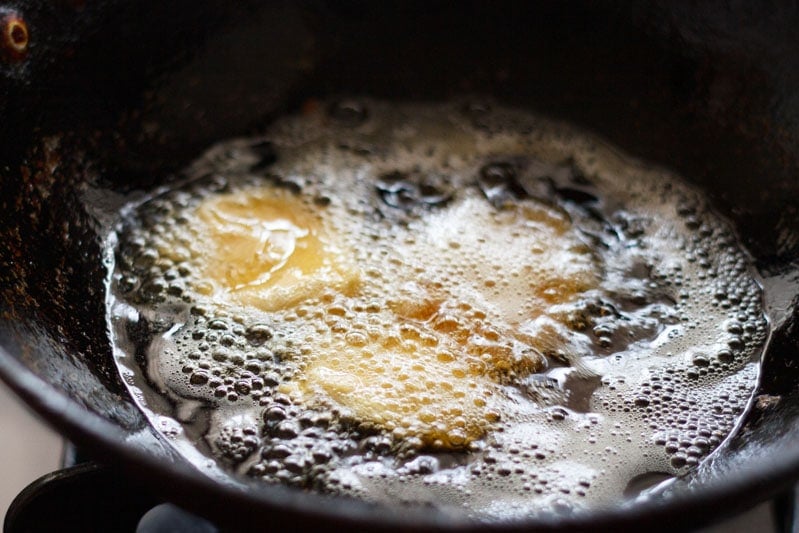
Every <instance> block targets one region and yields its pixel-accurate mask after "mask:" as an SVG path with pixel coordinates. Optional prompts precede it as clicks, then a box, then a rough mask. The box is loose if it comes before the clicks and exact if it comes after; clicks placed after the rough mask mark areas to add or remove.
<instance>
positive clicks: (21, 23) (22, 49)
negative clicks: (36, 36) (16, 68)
mask: <svg viewBox="0 0 799 533" xmlns="http://www.w3.org/2000/svg"><path fill="white" fill-rule="evenodd" d="M29 44H30V33H29V32H28V25H27V24H26V23H25V20H24V19H23V18H22V17H21V16H20V15H19V14H17V13H14V12H11V13H6V14H4V15H2V18H0V48H1V49H2V56H3V59H4V60H5V61H14V62H16V61H21V60H22V59H24V58H25V55H26V54H27V53H28V45H29Z"/></svg>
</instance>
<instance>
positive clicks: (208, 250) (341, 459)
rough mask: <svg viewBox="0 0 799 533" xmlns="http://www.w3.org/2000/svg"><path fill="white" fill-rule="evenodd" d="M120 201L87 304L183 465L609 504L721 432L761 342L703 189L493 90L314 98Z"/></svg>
mask: <svg viewBox="0 0 799 533" xmlns="http://www.w3.org/2000/svg"><path fill="white" fill-rule="evenodd" d="M185 176H186V179H185V181H184V182H182V183H181V184H179V185H176V186H174V187H172V188H170V189H168V190H162V191H158V192H156V193H153V194H152V195H150V196H148V197H147V198H146V199H145V200H144V201H139V202H136V203H131V204H130V205H129V206H128V207H127V208H126V209H125V210H124V211H123V213H122V216H121V222H120V224H119V226H118V228H117V231H116V233H115V235H114V237H115V238H114V239H111V242H114V243H115V246H114V249H113V250H110V253H112V254H113V256H114V258H115V264H114V266H113V270H112V272H111V273H110V282H109V292H108V294H109V296H108V317H109V324H110V329H111V333H112V340H113V343H114V346H115V353H116V357H117V362H118V366H119V368H120V372H121V373H122V375H123V378H124V379H125V381H126V383H127V384H128V386H129V387H130V389H131V392H132V393H133V394H134V396H135V397H136V398H137V399H138V401H139V404H140V406H141V407H142V409H143V410H144V411H145V412H146V413H147V414H148V416H149V417H150V419H151V420H152V422H153V424H154V426H155V427H156V428H157V429H159V430H160V431H161V432H162V433H163V434H164V435H165V436H166V437H167V438H168V439H169V440H170V441H171V442H173V444H174V445H175V446H176V448H177V449H179V450H181V451H183V452H184V453H185V454H186V455H187V456H189V457H190V458H192V460H193V461H195V462H196V463H197V464H198V465H199V467H200V468H201V469H203V470H205V471H207V472H208V473H209V474H210V475H214V476H217V477H220V476H221V477H223V478H224V477H227V476H230V477H231V478H238V479H241V478H248V479H249V478H252V479H256V480H259V481H261V482H264V483H282V484H286V485H291V486H296V487H301V488H304V489H313V490H317V491H320V492H324V493H330V494H338V495H347V496H354V497H358V498H362V499H366V500H368V501H372V502H376V503H384V504H386V505H397V502H401V503H402V504H408V505H419V504H425V505H434V506H436V507H438V508H440V509H442V510H444V511H445V512H449V513H453V514H459V515H463V514H465V515H466V516H469V517H472V518H474V519H477V520H489V521H490V520H504V519H510V518H519V517H532V516H537V515H542V514H549V513H553V512H556V513H574V512H580V511H582V510H585V509H596V508H599V507H602V506H607V505H614V504H618V503H619V502H621V501H622V500H623V499H624V498H625V497H628V496H629V495H630V493H631V491H634V489H635V487H637V486H639V485H640V480H641V479H644V478H646V477H647V476H648V475H649V476H650V477H652V478H653V479H655V478H657V479H662V478H663V477H667V476H676V475H681V474H684V473H686V472H687V471H689V470H690V469H691V468H692V467H694V466H696V465H697V464H698V463H699V461H701V460H702V459H703V458H704V457H705V456H707V455H708V454H709V453H710V452H711V451H712V450H713V449H714V448H716V447H717V446H718V444H719V443H720V442H721V441H722V440H723V439H724V438H725V437H726V435H728V434H729V432H730V431H731V430H732V428H733V427H734V424H735V423H736V421H737V419H738V418H739V417H740V415H741V414H742V412H743V410H744V408H745V406H746V405H747V402H748V400H749V397H750V395H751V393H752V391H753V389H754V386H755V382H756V378H757V360H758V357H759V355H760V352H761V350H762V348H763V344H764V342H765V339H766V335H767V321H766V319H765V317H764V314H763V310H762V308H761V295H760V289H759V285H758V283H757V282H756V280H755V278H754V274H753V272H752V271H751V269H750V267H749V266H748V263H747V259H746V255H745V252H744V251H743V250H742V249H741V247H740V246H739V245H738V244H737V242H736V239H735V237H734V234H733V233H732V232H731V230H730V228H729V227H728V226H727V225H726V224H725V223H724V221H722V220H721V219H719V218H718V217H717V216H716V215H714V213H713V212H712V210H711V209H710V207H709V206H708V204H707V202H706V200H705V199H704V198H703V197H702V195H701V194H700V193H699V192H697V191H695V190H693V189H692V188H690V187H689V186H687V185H685V184H684V183H683V182H681V181H680V180H679V179H677V178H676V177H674V176H672V175H670V174H669V173H667V172H665V171H661V170H657V169H652V168H648V167H646V166H643V165H642V164H640V163H638V162H636V161H635V160H633V159H631V158H628V157H626V156H624V155H623V154H621V153H619V152H618V151H616V150H615V149H612V148H610V147H608V146H606V145H604V144H602V143H601V142H598V141H597V140H595V139H593V138H592V137H591V136H589V135H586V134H584V133H580V132H577V131H575V130H573V129H571V128H570V127H567V126H564V125H561V124H556V123H551V122H548V121H546V120H543V119H541V118H539V117H536V116H533V115H530V114H528V113H526V112H523V111H520V110H516V109H509V108H504V107H501V106H498V105H495V104H486V103H479V104H476V103H474V102H471V103H470V102H466V103H465V102H455V103H446V104H389V103H383V102H379V101H371V100H365V101H344V100H339V101H334V102H330V103H326V104H324V105H323V104H318V103H317V104H316V105H314V106H307V108H306V110H305V112H304V113H303V114H301V115H298V116H292V117H287V118H285V119H282V120H280V121H278V122H277V123H276V124H274V125H273V126H272V127H271V129H270V130H269V131H268V132H267V133H266V134H265V135H263V136H261V137H258V138H253V139H237V140H231V141H228V142H224V143H221V144H219V145H217V146H215V147H214V148H211V149H210V150H209V151H208V152H207V153H206V154H204V155H203V156H202V157H200V158H199V159H198V160H197V161H196V162H195V163H194V164H193V165H191V166H190V167H189V168H188V169H187V170H186V171H185Z"/></svg>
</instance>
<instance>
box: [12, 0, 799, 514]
mask: <svg viewBox="0 0 799 533" xmlns="http://www.w3.org/2000/svg"><path fill="white" fill-rule="evenodd" d="M19 20H22V21H23V22H24V24H25V28H26V30H27V36H26V39H24V40H22V39H21V40H18V41H13V42H11V41H9V40H8V38H5V37H4V38H3V39H0V48H2V50H0V52H2V53H0V116H1V117H2V122H0V124H2V126H0V128H2V130H0V132H1V133H0V136H1V137H0V243H2V244H1V245H0V265H1V266H2V268H0V346H1V347H2V350H1V351H0V376H1V377H2V378H3V379H4V380H5V381H7V382H8V383H9V384H10V385H11V386H12V387H13V388H14V389H15V390H17V392H18V393H19V394H21V395H22V396H23V398H25V400H26V401H28V402H29V403H30V404H31V405H32V406H33V407H34V408H35V409H37V410H38V411H39V412H40V413H41V414H42V415H43V416H45V418H47V419H48V421H50V422H51V423H52V424H54V425H55V426H56V427H57V428H59V429H60V430H62V431H63V432H64V433H66V434H67V435H68V436H69V437H70V438H71V439H73V440H75V441H76V442H78V443H79V444H80V445H82V446H85V447H86V448H89V449H91V450H93V451H94V452H95V453H97V454H98V455H99V456H101V457H103V458H105V459H107V460H112V461H114V462H121V463H123V464H124V465H126V466H127V467H128V469H129V471H131V472H132V473H133V474H134V475H135V476H137V477H139V478H141V479H143V480H144V482H145V483H147V484H148V485H149V486H152V487H153V489H154V490H156V491H158V492H160V493H161V495H163V496H164V497H166V498H169V499H172V500H174V501H176V502H178V503H180V504H182V505H184V506H186V507H187V508H189V509H192V510H195V511H197V512H200V513H201V514H205V515H206V516H210V517H212V518H215V519H217V520H220V521H221V522H225V521H227V522H228V523H229V522H231V521H233V522H235V524H236V525H237V526H247V525H251V526H252V525H257V526H259V527H267V526H268V525H270V524H271V525H272V526H273V527H277V526H279V525H285V524H291V525H292V526H297V525H299V524H300V523H304V524H307V525H311V526H313V525H316V526H319V525H322V524H324V525H328V526H329V525H330V523H331V522H332V521H334V520H338V521H341V522H342V523H352V522H358V523H359V524H360V525H363V524H368V525H370V526H372V527H374V528H407V527H418V526H426V527H429V528H441V529H451V528H460V529H469V528H470V527H471V526H470V525H469V524H464V523H459V522H453V521H452V520H451V519H445V518H443V517H441V516H438V515H436V514H435V513H432V512H426V513H425V512H421V511H420V512H407V513H402V515H401V516H400V515H398V514H394V513H391V512H386V511H385V510H378V509H373V508H371V507H368V506H366V505H364V504H361V503H357V502H350V501H346V502H343V503H342V502H341V501H331V500H330V499H327V498H322V497H317V496H312V495H305V494H302V493H298V492H295V491H290V490H287V489H282V488H279V487H270V488H268V489H262V490H260V491H257V492H252V491H251V492H238V491H236V490H234V489H232V488H230V487H226V486H222V485H218V484H215V483H214V482H212V481H210V480H208V479H205V478H203V477H201V476H199V474H196V473H195V472H194V470H193V469H192V468H191V467H190V466H189V465H188V464H186V463H185V460H183V459H181V458H180V457H178V456H177V455H176V454H175V453H174V452H173V451H172V450H171V448H169V446H168V445H166V444H165V443H163V442H162V441H161V440H160V438H159V437H157V436H156V435H155V433H154V432H153V431H152V430H150V429H149V427H148V425H147V423H146V421H145V419H144V417H143V415H141V414H140V413H139V411H138V410H137V408H136V407H135V406H134V404H133V403H132V401H131V400H130V399H129V398H128V397H127V392H126V391H125V389H124V387H123V385H122V384H121V383H120V381H119V377H118V376H117V374H116V370H115V367H114V365H113V361H112V357H111V353H110V346H109V343H108V337H107V333H106V326H105V321H104V300H103V298H104V293H103V283H102V281H103V277H104V275H105V270H104V266H103V264H102V258H101V255H100V249H101V245H102V242H101V236H102V235H103V234H104V233H105V231H106V230H107V228H108V225H109V224H110V223H111V222H112V221H113V214H114V212H115V210H116V209H117V208H118V207H119V205H120V203H121V202H122V201H124V199H125V198H126V196H125V195H128V194H135V191H138V190H148V189H150V188H152V187H154V186H156V185H158V184H163V183H168V182H169V180H170V179H174V175H173V173H174V172H175V171H177V170H178V169H180V168H181V167H182V165H183V164H185V163H186V162H187V161H189V160H190V159H191V158H193V157H195V156H196V155H197V154H199V153H200V151H201V150H202V149H203V148H204V147H206V146H208V145H209V144H210V143H212V142H213V141H215V140H218V139H223V138H226V137H230V136H233V135H239V134H246V133H252V132H257V131H259V130H260V129H262V128H263V127H264V126H265V125H266V124H268V123H269V121H270V120H271V119H272V118H273V117H275V116H277V115H279V114H281V113H283V112H288V111H291V110H293V109H296V108H297V107H298V106H299V105H301V103H302V102H303V101H304V100H305V99H307V98H309V97H323V96H326V95H335V94H356V95H358V94H364V95H369V96H375V97H379V98H389V99H391V98H394V99H403V100H405V99H443V98H447V97H450V96H456V95H470V94H474V95H489V96H491V97H493V98H496V99H497V100H499V101H502V102H505V103H509V104H512V105H517V106H523V107H528V108H531V109H533V110H535V111H537V112H540V113H542V114H544V115H548V116H551V117H554V118H560V119H565V120H569V121H571V122H574V123H576V124H579V125H581V126H584V127H586V128H588V129H590V130H593V131H595V132H597V133H598V134H600V135H602V136H604V137H605V138H607V139H608V140H610V141H611V142H613V143H615V144H617V145H619V146H621V147H622V148H624V149H625V150H627V151H628V152H630V153H633V154H635V155H637V156H639V157H641V158H643V159H646V160H649V161H652V162H654V163H657V164H661V165H663V166H667V167H669V168H671V169H674V170H676V171H678V172H679V173H680V174H682V175H683V176H686V177H687V178H689V179H690V180H691V181H693V182H695V183H697V184H698V185H699V186H701V187H702V188H704V189H705V191H707V193H708V194H709V196H710V197H711V198H712V199H713V201H714V202H715V205H716V207H717V208H718V209H719V211H720V212H722V213H723V214H724V215H725V216H727V217H728V218H729V219H730V220H732V221H733V222H734V223H735V225H736V227H737V229H738V231H739V234H740V236H741V238H742V240H743V242H744V243H745V245H746V246H747V247H748V249H749V250H750V251H751V252H752V254H753V259H754V262H755V264H756V266H757V268H758V269H759V270H760V272H761V273H762V274H763V276H764V286H765V292H766V295H767V302H766V304H767V305H766V307H767V309H768V311H769V314H770V318H771V320H772V323H773V325H774V326H775V328H776V330H777V331H776V333H775V334H774V338H773V339H772V342H771V348H770V350H769V352H768V355H767V357H766V361H765V364H764V375H763V379H762V383H761V385H760V388H759V390H758V395H759V396H758V397H757V398H756V401H755V402H754V405H753V407H752V410H751V412H750V414H749V416H748V418H747V422H746V424H745V425H744V427H743V428H742V429H741V431H739V433H738V435H737V436H736V437H735V438H734V439H732V440H731V441H730V442H729V443H728V444H727V447H726V449H725V450H723V451H722V453H719V454H717V456H716V459H715V460H714V461H712V462H710V463H709V464H706V465H705V466H703V468H702V469H701V470H700V471H699V472H698V473H697V474H696V475H695V476H694V477H693V478H692V479H691V480H687V481H685V482H684V483H682V484H678V486H677V487H675V489H674V495H673V499H672V500H670V501H668V502H666V503H663V502H654V503H652V504H651V505H645V506H639V507H636V508H630V509H616V510H612V511H608V512H602V513H597V514H596V515H592V516H588V517H581V518H577V519H569V520H563V521H545V522H536V523H523V524H508V525H505V526H502V527H503V528H508V529H512V528H530V527H532V526H537V527H539V528H541V529H559V528H563V529H581V528H586V527H605V528H611V527H618V526H624V525H631V524H633V523H635V524H636V525H638V526H640V527H644V526H646V527H651V528H654V529H661V528H665V527H667V526H668V527H669V528H674V527H676V526H679V525H680V524H689V523H690V524H700V523H705V522H707V521H710V520H713V519H716V518H719V517H720V516H721V515H723V514H724V513H732V512H736V511H737V510H739V509H741V508H742V507H743V506H746V505H752V504H754V503H756V502H757V501H759V500H762V499H765V498H767V497H769V496H771V495H773V494H774V493H775V492H776V491H778V490H780V489H782V488H784V487H785V486H787V485H788V484H789V483H790V482H791V481H795V480H796V479H798V478H799V449H797V447H796V446H794V445H793V442H794V439H795V438H796V437H797V436H798V435H797V434H799V427H798V426H797V418H796V417H797V415H799V391H797V383H799V365H797V363H796V361H795V358H796V355H797V353H798V352H797V348H798V346H797V345H798V344H799V331H797V330H796V328H797V325H796V323H795V321H796V313H795V304H796V295H797V284H799V276H797V271H796V261H797V255H798V252H799V238H797V237H798V236H799V220H798V219H797V207H798V206H799V200H797V198H799V195H798V194H797V193H799V176H798V175H797V170H799V151H798V150H799V68H797V67H798V66H799V65H797V63H799V55H798V54H796V53H795V51H796V50H797V49H799V48H797V47H799V34H797V33H796V32H795V31H794V30H795V28H796V26H797V22H799V13H798V12H797V8H795V7H794V6H791V5H788V3H787V2H785V3H784V4H783V3H779V2H776V3H774V4H773V5H768V6H767V5H766V4H765V3H762V4H761V3H758V4H756V5H753V6H751V7H741V6H739V5H738V4H737V3H732V2H721V1H720V2H714V3H709V4H706V5H703V6H701V7H683V6H679V5H672V3H671V2H660V3H658V2H655V3H652V4H650V5H647V6H641V5H638V4H637V3H635V4H634V3H632V2H630V3H628V2H622V1H617V2H605V3H594V2H582V3H569V4H568V5H563V4H562V3H560V2H540V3H497V2H476V1H475V2H466V3H446V2H418V3H416V2H413V3H398V4H396V5H392V4H384V3H376V4H372V3H366V2H356V1H347V2H329V3H326V2H321V1H316V2H314V1H306V2H301V3H290V2H285V3H282V2H272V3H261V2H254V1H252V2H242V3H236V4H235V5H233V3H230V2H222V1H221V0H218V1H217V0H209V1H204V2H188V1H178V2H152V1H149V0H140V1H136V2H122V1H118V0H109V1H105V2H102V1H98V2H82V1H79V0H60V1H46V0H39V1H31V2H22V1H18V2H10V3H8V4H3V5H2V6H0V30H2V31H4V32H5V31H6V30H8V29H9V28H11V26H9V24H11V25H14V24H19V22H18V21H19ZM15 21H16V22H15ZM11 29H13V28H11ZM6 34H7V33H5V34H3V35H6ZM16 35H17V37H20V35H19V34H18V33H17V34H16ZM721 499H723V501H724V505H717V503H718V501H719V500H721ZM676 508H679V509H680V510H679V512H676V511H675V509H676ZM275 509H280V510H281V511H280V512H279V513H276V512H275ZM664 517H666V518H664Z"/></svg>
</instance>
